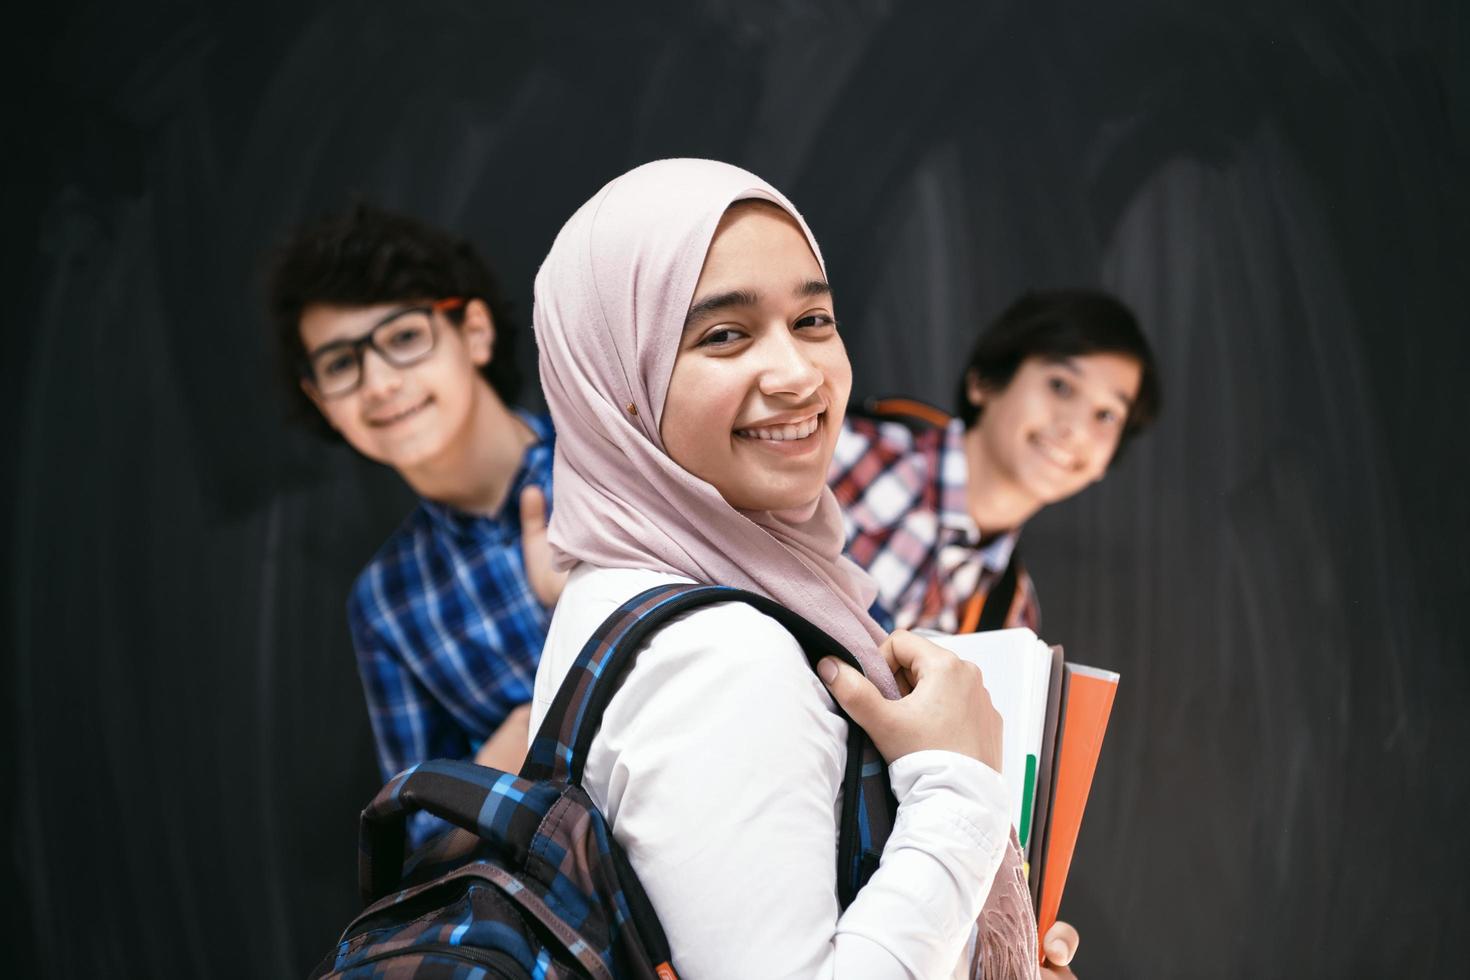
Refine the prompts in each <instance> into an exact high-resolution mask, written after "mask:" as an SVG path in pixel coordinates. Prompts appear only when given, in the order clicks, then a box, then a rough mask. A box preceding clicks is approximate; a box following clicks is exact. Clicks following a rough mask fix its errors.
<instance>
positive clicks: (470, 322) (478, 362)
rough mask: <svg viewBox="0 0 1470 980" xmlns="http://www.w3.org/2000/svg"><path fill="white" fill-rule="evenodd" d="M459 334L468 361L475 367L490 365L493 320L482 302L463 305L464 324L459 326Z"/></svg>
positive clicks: (493, 341) (476, 301) (492, 351)
mask: <svg viewBox="0 0 1470 980" xmlns="http://www.w3.org/2000/svg"><path fill="white" fill-rule="evenodd" d="M459 334H460V336H461V337H462V338H463V339H464V345H465V349H466V350H467V351H469V353H470V361H472V362H473V363H474V364H475V366H476V367H484V366H485V365H486V364H489V363H490V358H491V357H492V356H493V355H494V353H495V320H494V318H492V317H491V316H490V307H488V306H486V305H485V302H484V300H478V299H472V300H470V301H469V302H468V303H466V304H465V308H464V323H462V324H460V327H459Z"/></svg>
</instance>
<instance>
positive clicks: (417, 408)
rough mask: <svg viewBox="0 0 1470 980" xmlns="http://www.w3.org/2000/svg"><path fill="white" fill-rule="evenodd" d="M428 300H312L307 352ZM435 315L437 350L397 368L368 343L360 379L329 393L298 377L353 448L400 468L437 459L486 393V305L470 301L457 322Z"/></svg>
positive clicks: (306, 317)
mask: <svg viewBox="0 0 1470 980" xmlns="http://www.w3.org/2000/svg"><path fill="white" fill-rule="evenodd" d="M428 305H429V303H427V302H426V303H383V304H378V305H375V306H365V307H337V306H326V305H323V304H312V305H310V306H307V307H306V308H305V309H304V310H303V311H302V313H301V327H300V329H301V342H302V344H303V345H304V347H305V349H306V352H307V356H308V357H310V356H311V355H312V354H313V353H315V352H318V351H320V350H321V349H322V348H323V347H325V346H326V345H328V344H333V343H336V342H341V341H351V340H357V339H358V338H361V337H363V336H365V335H367V334H368V333H370V332H372V331H373V329H374V327H376V326H378V325H379V324H382V323H383V322H384V321H385V320H388V319H390V318H392V317H393V316H394V314H395V313H398V312H400V311H403V310H405V309H409V308H414V307H423V306H428ZM432 316H433V320H434V322H433V330H434V333H435V338H436V339H435V343H434V349H433V350H432V351H431V352H430V353H429V354H428V355H427V356H426V357H424V358H423V359H422V360H419V361H416V362H415V363H413V364H410V365H408V366H407V367H394V366H393V365H392V364H389V363H388V362H387V361H386V360H384V358H383V356H382V355H381V354H379V353H378V352H377V351H376V350H373V349H371V348H368V349H366V350H364V351H362V382H361V384H359V385H358V387H357V388H355V389H353V390H352V391H349V392H347V393H346V394H343V395H339V396H337V397H332V398H326V397H323V396H322V394H321V392H320V391H319V390H318V389H317V387H316V385H314V384H313V383H312V382H311V381H303V382H302V389H303V390H304V391H305V392H306V394H307V395H308V396H309V397H310V398H311V400H312V402H314V403H315V404H316V406H317V408H318V409H320V411H321V413H322V415H323V416H324V417H325V418H326V420H327V422H328V423H329V424H330V425H331V426H332V428H334V429H336V430H337V431H338V432H340V433H341V434H342V437H343V438H345V439H346V440H347V441H348V442H349V443H350V444H351V445H352V447H353V448H354V449H356V450H357V451H358V452H360V453H362V454H363V455H364V456H366V457H368V458H369V459H373V460H376V461H378V462H380V463H384V464H386V465H388V466H391V467H393V468H394V469H396V470H398V471H399V472H400V473H408V472H412V471H413V470H415V469H416V468H418V467H421V466H423V465H425V464H426V463H431V462H433V461H434V460H435V459H438V458H441V457H442V456H443V455H444V454H445V452H446V451H447V450H448V449H450V448H451V447H453V446H454V445H455V444H456V440H458V439H460V438H462V437H463V436H464V434H465V433H467V432H469V431H471V428H472V426H471V422H472V417H473V414H474V410H475V407H476V403H477V400H478V399H480V398H482V397H485V396H487V395H489V394H490V388H489V385H488V384H487V383H486V382H485V380H484V378H483V377H482V376H481V375H480V374H479V370H478V369H479V367H480V366H481V365H483V364H485V363H487V362H488V361H489V360H490V349H491V344H492V341H493V337H494V332H493V328H492V325H491V323H490V317H489V312H488V309H487V308H486V306H485V304H484V303H482V302H480V301H479V300H473V301H471V302H470V303H468V304H467V305H466V307H465V314H464V322H463V324H462V325H460V326H459V327H455V326H454V325H453V324H451V323H450V322H449V321H448V320H447V319H446V318H445V316H444V314H443V313H441V312H435V313H433V314H432ZM383 333H384V332H383V331H379V334H378V335H377V336H382V335H383ZM391 339H392V338H391V337H389V338H387V339H386V340H385V342H391Z"/></svg>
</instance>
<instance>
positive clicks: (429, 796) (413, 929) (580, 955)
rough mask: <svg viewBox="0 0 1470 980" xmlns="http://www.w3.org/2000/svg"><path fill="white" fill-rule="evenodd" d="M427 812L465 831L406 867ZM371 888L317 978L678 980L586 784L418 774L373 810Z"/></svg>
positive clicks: (365, 829)
mask: <svg viewBox="0 0 1470 980" xmlns="http://www.w3.org/2000/svg"><path fill="white" fill-rule="evenodd" d="M420 810H427V811H429V812H432V813H434V814H436V815H437V816H439V817H441V818H443V819H445V820H448V821H450V822H452V823H454V824H455V825H456V826H458V827H459V828H462V829H460V830H456V831H454V832H452V833H449V834H446V835H444V836H443V837H441V838H438V839H437V840H435V841H434V842H432V843H431V844H430V845H429V846H428V847H427V848H424V849H423V850H422V851H420V852H419V853H418V854H415V855H414V856H413V857H412V858H411V859H410V860H409V861H408V862H407V863H404V862H403V848H404V839H405V830H406V821H407V819H408V817H409V816H410V815H411V814H412V813H414V812H417V811H420ZM359 881H360V882H361V885H362V890H363V899H364V901H365V902H368V903H370V904H369V905H368V907H367V908H366V909H365V910H364V911H363V913H362V914H361V915H359V916H358V917H357V919H356V920H354V921H353V923H352V925H350V926H349V927H348V928H347V930H346V932H345V933H344V934H343V938H342V940H341V941H340V942H339V943H338V945H337V948H336V949H335V950H334V951H333V952H332V953H331V954H329V955H328V956H327V958H326V959H325V960H324V961H323V963H322V964H321V965H320V966H319V967H318V968H317V971H316V972H315V973H314V974H313V976H314V977H333V978H336V977H351V978H357V980H365V978H383V980H389V978H392V980H399V978H404V980H407V978H416V980H422V978H425V977H460V976H463V977H467V978H468V977H476V978H483V977H486V976H525V977H535V978H552V980H554V978H562V977H588V976H590V977H597V978H602V980H612V978H614V977H636V978H647V980H677V975H676V974H675V973H674V970H673V968H672V966H670V965H669V963H668V943H667V941H666V939H665V938H664V935H663V931H662V929H660V928H659V926H658V920H657V918H656V917H655V916H654V915H653V911H652V907H651V906H650V905H649V904H648V900H647V898H646V896H644V895H643V892H642V888H641V886H639V884H638V881H637V878H636V877H635V876H633V875H632V873H631V869H630V868H629V866H628V865H627V862H626V860H625V859H624V858H623V857H622V855H621V852H617V851H616V844H615V843H614V841H613V839H612V835H611V834H610V833H609V832H608V829H607V824H606V823H605V822H604V820H603V818H602V815H601V814H599V813H598V812H597V809H596V807H594V806H593V805H592V802H591V800H589V799H588V798H587V795H586V793H585V792H583V790H582V789H581V787H580V786H577V785H575V784H567V783H551V782H537V781H533V780H528V779H525V778H523V777H520V776H514V775H511V774H510V773H504V772H500V771H499V770H496V769H489V768H485V767H482V766H476V765H473V764H471V763H467V762H462V761H458V760H436V761H431V762H426V763H424V764H422V765H420V766H416V767H414V768H412V769H410V770H408V771H406V772H403V773H401V774H399V775H398V776H396V777H394V778H393V779H392V780H391V781H390V782H389V783H388V785H386V786H384V787H383V789H382V790H381V791H380V792H379V793H378V795H377V796H376V797H375V798H374V799H373V801H372V803H371V804H369V805H368V807H367V809H366V810H364V811H363V815H362V834H361V841H360V851H359ZM476 971H479V972H476Z"/></svg>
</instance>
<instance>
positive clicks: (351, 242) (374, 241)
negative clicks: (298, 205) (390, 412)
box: [267, 203, 521, 439]
mask: <svg viewBox="0 0 1470 980" xmlns="http://www.w3.org/2000/svg"><path fill="white" fill-rule="evenodd" d="M267 293H268V296H269V300H268V301H269V304H270V311H271V317H272V319H273V320H274V323H275V331H276V341H277V343H276V351H277V355H278V357H277V360H278V368H279V372H280V376H281V380H282V381H283V382H284V383H285V385H286V388H287V390H288V392H289V394H288V396H287V397H288V398H290V399H291V406H292V415H293V416H294V417H295V418H296V419H298V420H299V421H301V422H302V423H303V424H306V425H308V426H309V427H311V428H312V429H313V430H315V431H316V432H318V433H319V434H321V435H323V436H325V437H327V438H331V439H337V438H340V436H338V435H337V433H336V431H335V430H333V429H332V427H331V426H329V425H328V424H327V423H326V420H325V419H323V418H322V416H321V413H319V412H318V411H317V410H316V407H315V406H314V405H312V403H311V399H310V398H308V397H307V396H306V393H305V392H303V391H302V390H301V380H302V378H303V377H305V371H306V348H305V346H304V345H303V344H302V342H301V329H300V326H301V313H302V311H303V310H304V309H306V307H308V306H310V305H312V304H313V303H326V304H330V305H333V306H347V307H361V306H376V305H378V304H380V303H393V302H412V301H415V300H425V299H429V300H434V299H444V298H446V297H451V296H458V297H463V298H464V299H466V300H470V299H478V300H482V301H483V302H484V303H485V305H486V306H487V307H488V308H489V310H490V316H491V318H492V319H493V320H494V322H495V356H494V357H492V358H491V359H490V362H489V363H488V364H486V365H484V366H483V367H481V368H480V374H481V375H483V376H484V378H485V380H486V381H487V382H489V384H490V387H491V388H492V389H494V391H495V393H496V394H497V395H499V396H500V398H501V399H502V400H504V401H506V402H511V401H513V400H514V399H515V397H516V395H517V394H518V393H519V392H520V386H521V375H520V371H519V369H518V368H517V367H516V361H515V346H514V341H515V336H516V330H515V324H514V321H513V320H512V319H511V315H510V312H511V311H510V306H509V304H508V303H507V302H506V301H505V298H504V297H503V296H502V295H501V292H500V286H499V284H498V283H497V282H496V280H495V275H494V273H492V272H491V271H490V267H489V266H488V265H487V264H486V263H485V260H484V259H482V258H481V257H480V254H479V253H478V252H477V251H476V250H475V247H474V246H473V245H472V244H470V243H469V242H468V241H467V240H465V239H464V238H460V237H458V236H456V235H453V234H450V233H449V232H447V231H443V230H440V229H438V228H434V227H432V226H430V225H428V224H425V223H424V222H422V221H419V220H418V219H416V218H411V217H409V216H408V215H403V214H397V213H395V212H392V211H386V210H384V209H382V208H378V207H374V206H373V205H370V204H366V203H358V204H355V205H353V206H352V207H350V208H348V209H347V210H345V211H341V212H337V213H333V214H329V215H326V216H324V217H322V218H319V219H317V220H315V221H313V222H311V223H309V224H307V225H304V226H302V227H301V228H299V229H298V230H297V231H296V232H295V233H294V234H293V235H292V236H291V237H290V239H288V240H287V241H286V242H285V243H284V244H283V245H281V246H280V247H279V248H278V249H276V251H275V253H274V254H273V256H272V261H271V264H270V273H269V281H268V286H267ZM445 315H446V316H448V317H449V319H450V322H452V323H454V324H455V325H456V326H458V325H459V324H461V323H463V322H464V310H463V308H460V309H458V310H455V311H452V312H447V313H446V314H445Z"/></svg>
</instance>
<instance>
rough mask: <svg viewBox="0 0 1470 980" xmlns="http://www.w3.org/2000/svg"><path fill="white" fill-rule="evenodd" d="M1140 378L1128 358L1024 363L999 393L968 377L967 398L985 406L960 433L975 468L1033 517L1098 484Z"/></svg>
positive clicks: (1086, 357)
mask: <svg viewBox="0 0 1470 980" xmlns="http://www.w3.org/2000/svg"><path fill="white" fill-rule="evenodd" d="M1140 375H1141V369H1140V367H1139V364H1138V362H1137V361H1136V360H1134V359H1133V358H1131V357H1126V356H1124V355H1121V354H1085V355H1079V356H1076V357H1068V358H1064V359H1062V360H1055V361H1054V360H1044V359H1042V358H1038V357H1031V358H1027V359H1026V360H1025V361H1023V362H1021V366H1020V367H1019V368H1017V369H1016V373H1015V375H1014V376H1013V377H1012V378H1011V380H1010V383H1009V384H1007V385H1006V386H1005V388H1004V389H1003V390H1001V391H989V390H986V389H985V388H983V387H982V386H981V385H980V384H979V383H978V382H977V381H975V380H974V379H973V378H972V379H971V380H970V381H969V383H968V391H967V393H968V397H969V398H970V401H971V403H972V404H976V405H980V406H982V411H981V413H980V417H979V419H977V420H976V422H975V424H974V426H973V427H972V428H971V429H970V430H969V431H968V432H967V433H966V436H965V441H966V449H967V452H968V453H969V455H970V457H971V460H972V462H971V468H972V471H974V470H976V469H977V468H978V469H979V470H981V471H983V472H985V473H986V474H987V477H989V478H990V479H991V480H993V481H1003V482H1004V483H1005V484H1007V485H1008V489H1009V490H1010V491H1011V492H1012V493H1014V494H1016V495H1018V496H1020V497H1023V498H1025V499H1028V500H1029V501H1031V502H1032V503H1034V507H1033V508H1032V509H1033V512H1034V509H1037V508H1040V507H1043V506H1045V505H1047V504H1052V503H1056V502H1057V501H1059V500H1064V499H1066V498H1067V497H1070V496H1072V495H1073V494H1074V493H1076V492H1077V491H1079V490H1081V489H1082V488H1084V487H1086V486H1087V485H1088V484H1089V483H1093V482H1095V481H1097V480H1100V479H1102V477H1103V474H1104V473H1105V472H1106V471H1107V468H1108V463H1109V462H1111V461H1112V458H1113V453H1114V452H1115V451H1116V450H1117V448H1118V438H1119V436H1121V435H1122V432H1123V423H1124V422H1125V421H1126V420H1127V418H1128V409H1129V407H1130V406H1131V405H1132V404H1133V401H1134V399H1135V398H1136V397H1137V394H1138V384H1139V378H1140ZM982 526H983V524H982Z"/></svg>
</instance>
